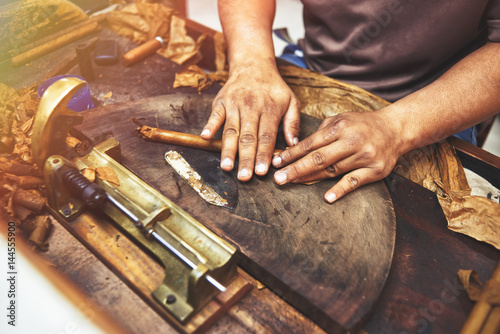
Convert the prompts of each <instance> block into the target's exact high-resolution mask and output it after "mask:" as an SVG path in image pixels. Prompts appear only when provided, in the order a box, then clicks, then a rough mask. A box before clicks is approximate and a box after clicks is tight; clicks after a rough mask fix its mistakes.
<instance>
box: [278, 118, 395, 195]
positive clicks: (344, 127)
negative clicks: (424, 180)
mask: <svg viewBox="0 0 500 334" xmlns="http://www.w3.org/2000/svg"><path fill="white" fill-rule="evenodd" d="M397 129H398V127H397V125H396V124H393V123H392V122H391V121H390V119H388V117H387V115H386V114H384V112H383V111H377V112H370V113H358V112H351V113H344V114H341V115H338V116H334V117H329V118H327V119H325V120H324V121H323V123H321V125H320V127H319V128H318V130H317V131H316V133H314V134H313V135H311V136H309V137H308V138H306V139H304V140H303V141H301V142H300V143H299V144H298V145H296V146H294V147H292V148H290V149H287V150H285V151H283V152H282V153H280V154H279V155H277V156H275V157H274V159H273V166H274V167H276V168H281V167H284V166H286V167H284V168H282V169H281V170H279V171H278V172H276V173H275V174H274V179H275V181H276V183H278V184H280V185H283V184H286V183H290V182H292V183H305V182H311V181H317V180H322V179H326V178H330V177H335V176H339V175H342V174H344V173H345V175H344V176H343V177H342V178H341V179H340V181H339V182H338V183H337V184H335V185H334V186H333V187H332V188H331V189H329V190H328V191H327V192H326V193H325V195H324V198H325V200H326V201H327V202H328V203H332V202H334V201H335V200H337V199H339V198H341V197H342V196H344V195H345V194H347V193H348V192H350V191H352V190H354V189H357V188H359V187H361V186H362V185H364V184H367V183H371V182H375V181H378V180H381V179H383V178H384V177H386V176H387V175H389V173H390V172H391V171H392V169H393V168H394V166H395V165H396V162H397V160H398V158H399V156H400V155H401V154H402V153H404V152H400V143H399V142H400V140H399V139H398V138H399V136H398V135H396V134H397Z"/></svg>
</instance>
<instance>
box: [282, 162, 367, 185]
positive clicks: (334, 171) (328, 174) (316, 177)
mask: <svg viewBox="0 0 500 334" xmlns="http://www.w3.org/2000/svg"><path fill="white" fill-rule="evenodd" d="M365 166H366V164H365V163H364V162H363V161H361V160H359V159H357V158H356V156H355V155H351V156H349V157H347V158H345V159H342V160H340V161H337V162H335V163H333V164H331V165H330V166H327V167H326V168H324V169H322V170H319V171H316V172H313V173H311V174H308V175H304V176H302V177H299V178H297V179H295V180H291V182H293V183H307V182H312V181H320V180H324V179H329V178H333V177H337V176H340V175H342V174H344V173H347V172H349V171H351V170H354V169H357V168H361V167H365Z"/></svg>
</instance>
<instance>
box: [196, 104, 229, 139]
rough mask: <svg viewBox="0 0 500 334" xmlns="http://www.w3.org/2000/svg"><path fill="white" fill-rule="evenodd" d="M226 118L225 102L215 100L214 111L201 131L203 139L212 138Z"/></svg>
mask: <svg viewBox="0 0 500 334" xmlns="http://www.w3.org/2000/svg"><path fill="white" fill-rule="evenodd" d="M225 119H226V109H225V108H224V104H223V103H222V100H216V101H214V103H213V105H212V113H211V114H210V117H209V118H208V121H207V124H206V125H205V127H204V128H203V131H201V135H200V136H201V138H203V139H211V138H212V137H213V136H214V134H215V133H216V132H217V130H219V128H220V127H221V126H222V124H223V123H224V120H225Z"/></svg>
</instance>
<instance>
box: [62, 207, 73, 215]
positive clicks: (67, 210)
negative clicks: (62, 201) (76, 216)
mask: <svg viewBox="0 0 500 334" xmlns="http://www.w3.org/2000/svg"><path fill="white" fill-rule="evenodd" d="M63 214H64V215H65V216H69V215H70V214H71V210H70V209H69V208H64V209H63Z"/></svg>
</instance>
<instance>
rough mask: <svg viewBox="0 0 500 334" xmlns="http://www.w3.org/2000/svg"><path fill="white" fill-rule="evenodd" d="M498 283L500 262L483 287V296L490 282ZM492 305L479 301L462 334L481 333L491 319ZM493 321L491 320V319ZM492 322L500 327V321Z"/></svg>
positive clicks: (499, 281) (499, 280)
mask: <svg viewBox="0 0 500 334" xmlns="http://www.w3.org/2000/svg"><path fill="white" fill-rule="evenodd" d="M490 281H491V282H494V281H496V284H500V262H498V264H497V266H496V268H495V271H493V274H491V277H490V279H489V280H488V282H487V283H486V284H485V285H484V287H483V292H482V293H481V295H483V294H484V293H485V291H484V290H485V288H486V287H487V286H488V283H489V282H490ZM491 309H492V307H491V305H490V304H489V303H487V302H485V301H483V300H478V301H477V302H476V305H474V308H473V309H472V311H471V312H470V314H469V317H468V318H467V320H466V321H465V324H464V325H463V327H462V330H461V331H460V333H461V334H473V333H474V334H476V333H481V328H483V326H484V324H485V323H486V322H489V321H488V319H489V317H491V312H490V311H491ZM490 320H491V319H490ZM492 321H494V322H496V325H498V319H493V320H492ZM492 325H493V324H489V325H488V326H489V327H490V326H492Z"/></svg>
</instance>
